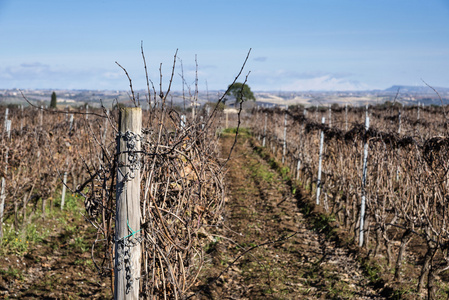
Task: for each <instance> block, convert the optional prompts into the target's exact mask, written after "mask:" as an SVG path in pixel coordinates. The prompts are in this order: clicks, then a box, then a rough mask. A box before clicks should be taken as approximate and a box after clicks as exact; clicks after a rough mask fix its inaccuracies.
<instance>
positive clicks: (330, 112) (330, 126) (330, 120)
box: [329, 104, 332, 128]
mask: <svg viewBox="0 0 449 300" xmlns="http://www.w3.org/2000/svg"><path fill="white" fill-rule="evenodd" d="M329 128H332V107H331V105H330V104H329Z"/></svg>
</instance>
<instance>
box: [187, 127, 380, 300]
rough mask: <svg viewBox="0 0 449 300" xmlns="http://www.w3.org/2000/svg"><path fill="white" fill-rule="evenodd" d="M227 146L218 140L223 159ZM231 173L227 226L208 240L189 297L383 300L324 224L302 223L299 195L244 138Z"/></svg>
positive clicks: (228, 143) (304, 220) (227, 142)
mask: <svg viewBox="0 0 449 300" xmlns="http://www.w3.org/2000/svg"><path fill="white" fill-rule="evenodd" d="M232 143H233V136H227V137H226V136H225V137H224V138H223V140H222V148H223V149H222V152H223V154H224V156H226V155H227V153H229V149H230V147H231V145H232ZM228 167H229V172H228V174H227V184H228V187H229V193H228V199H227V203H226V214H225V222H224V225H223V226H222V227H221V228H218V229H217V230H216V234H215V235H209V236H208V238H209V241H210V244H209V245H208V246H207V247H206V250H207V253H208V256H207V259H208V260H207V265H206V267H205V269H206V271H205V272H204V273H203V276H202V277H201V281H202V283H201V284H200V285H198V286H197V294H196V295H194V296H193V297H192V298H199V299H385V298H384V297H383V296H381V295H379V294H380V290H376V289H375V288H374V284H373V283H371V282H370V281H369V279H367V277H366V276H364V271H363V269H362V267H361V265H360V263H359V262H358V261H356V260H355V258H354V256H353V255H352V254H351V252H350V251H349V250H348V248H346V247H342V246H338V243H337V242H335V239H333V238H332V235H330V234H329V230H327V229H329V228H325V227H326V226H327V225H326V224H327V223H326V222H323V223H322V224H321V225H320V224H319V223H318V224H317V223H316V221H314V222H312V221H311V220H310V218H309V219H307V218H306V217H305V215H304V214H303V213H302V211H303V209H305V207H304V206H303V205H304V201H303V200H304V199H303V197H302V196H301V195H300V192H299V191H296V194H295V195H293V194H292V191H291V188H290V187H289V186H288V185H287V184H286V183H285V181H284V180H283V179H282V178H281V177H280V176H279V175H278V174H277V172H276V171H274V170H272V169H270V167H269V165H268V163H267V162H266V161H265V160H263V159H261V157H260V156H259V155H258V154H257V153H256V152H255V151H254V147H253V146H252V145H251V144H250V142H249V139H246V138H241V139H239V141H238V143H237V145H236V148H235V150H234V153H233V155H232V159H231V160H230V161H229V163H228ZM311 223H313V224H311ZM320 226H321V227H320ZM246 251H248V252H246ZM220 274H221V276H219V275H220ZM217 277H218V279H217Z"/></svg>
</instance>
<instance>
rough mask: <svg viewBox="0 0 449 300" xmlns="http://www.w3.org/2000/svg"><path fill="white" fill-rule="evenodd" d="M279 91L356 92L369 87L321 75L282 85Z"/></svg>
mask: <svg viewBox="0 0 449 300" xmlns="http://www.w3.org/2000/svg"><path fill="white" fill-rule="evenodd" d="M280 89H281V90H287V91H298V90H300V91H309V90H315V91H318V90H319V91H356V90H367V89H369V86H368V85H366V84H363V83H360V82H358V81H355V80H349V79H346V78H338V77H335V76H332V75H323V76H319V77H314V78H307V79H296V80H293V81H292V82H290V83H286V84H282V85H281V86H280Z"/></svg>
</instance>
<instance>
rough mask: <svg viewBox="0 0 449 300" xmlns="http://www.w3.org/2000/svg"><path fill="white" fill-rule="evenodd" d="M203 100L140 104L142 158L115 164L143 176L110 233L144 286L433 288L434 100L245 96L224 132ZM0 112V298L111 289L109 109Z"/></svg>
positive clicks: (438, 290)
mask: <svg viewBox="0 0 449 300" xmlns="http://www.w3.org/2000/svg"><path fill="white" fill-rule="evenodd" d="M86 112H87V114H86ZM214 113H215V114H216V115H215V116H214V118H208V117H209V116H208V115H207V114H206V111H205V110H204V111H199V112H198V114H197V115H196V116H193V115H192V116H190V115H189V116H188V118H185V116H184V117H182V116H181V114H180V113H178V112H176V111H175V110H171V109H168V108H167V109H166V110H165V109H162V110H154V111H152V112H147V111H144V112H143V118H142V124H143V130H142V133H141V134H140V133H139V134H138V135H141V137H140V138H137V139H136V140H138V141H141V144H142V150H141V151H140V150H139V151H140V152H138V151H135V153H141V154H142V157H141V158H140V163H139V164H136V162H135V161H132V162H131V159H134V157H133V156H132V155H130V156H131V158H128V159H129V161H130V163H129V165H126V166H125V165H120V164H119V166H125V167H128V168H129V172H128V173H127V174H126V176H125V177H126V178H128V179H127V180H131V179H133V178H136V177H139V178H140V179H141V180H142V181H141V190H142V193H141V195H140V209H141V211H142V213H141V215H142V219H141V222H140V223H141V225H142V227H141V229H135V228H132V227H134V225H133V226H130V225H129V224H130V222H129V223H127V226H128V229H129V235H127V236H125V237H124V238H122V239H120V240H125V241H127V242H124V243H123V247H124V249H125V252H126V251H128V250H126V249H127V247H129V249H131V248H132V247H133V246H132V245H131V246H130V244H128V243H131V244H140V245H141V247H142V248H141V249H142V250H141V252H142V254H143V255H142V261H141V264H142V273H141V274H140V275H139V276H137V275H134V276H135V277H134V279H136V280H134V281H133V282H137V283H138V284H139V288H138V292H139V293H140V296H141V297H142V298H148V299H152V298H164V297H167V298H177V297H179V298H190V299H220V298H224V299H298V298H302V299H322V298H326V299H328V298H330V299H390V298H397V299H417V298H422V299H425V298H429V299H440V298H441V299H445V298H446V297H447V294H448V292H449V284H448V275H449V273H447V269H448V264H447V261H448V259H449V257H448V252H447V250H448V247H447V244H448V240H449V236H448V232H447V213H446V212H447V209H448V204H447V197H446V195H447V192H446V191H447V187H448V186H449V180H448V178H447V173H448V172H447V170H448V165H447V162H446V159H445V157H446V156H447V152H448V150H449V143H448V142H447V141H448V140H447V139H446V136H447V128H448V126H447V119H446V115H445V114H446V112H445V110H444V108H441V107H424V108H423V107H402V106H398V105H395V104H394V103H393V104H386V105H382V106H371V107H369V108H368V110H366V108H365V107H363V108H354V107H349V108H345V107H339V106H334V107H332V108H331V109H329V108H327V107H326V108H323V107H321V108H319V107H316V108H309V109H307V110H305V109H304V108H303V107H292V108H290V109H289V110H287V111H286V110H280V109H254V110H253V111H252V112H246V113H245V114H241V115H240V117H241V119H240V121H241V122H242V126H243V127H241V128H240V129H239V135H238V137H237V138H236V134H235V133H236V128H235V127H234V126H236V125H237V121H238V120H237V118H238V117H237V116H228V117H225V116H224V115H223V114H222V113H221V112H214ZM0 115H3V116H5V118H4V120H10V121H11V125H8V126H6V122H2V124H1V125H2V127H1V129H2V139H1V153H0V154H1V157H0V162H1V166H2V169H1V176H2V178H3V179H4V182H5V183H4V192H2V204H3V203H4V206H3V207H4V214H3V222H2V227H1V233H2V240H1V243H2V244H1V254H2V255H1V258H0V272H1V275H2V276H1V279H0V293H1V295H2V297H3V296H4V297H8V298H10V299H14V298H17V299H27V298H28V299H33V298H50V299H58V298H73V299H77V298H92V299H110V298H111V297H113V292H112V287H113V286H114V279H113V277H112V276H113V273H114V260H115V258H116V252H115V250H114V249H115V248H114V245H116V244H120V240H117V238H116V237H115V228H116V226H117V225H116V223H115V222H116V215H115V211H116V206H115V202H114V201H115V193H116V188H115V180H116V179H115V173H114V172H115V171H114V170H115V168H116V167H117V165H116V164H117V163H116V160H115V157H116V156H115V155H114V151H116V150H115V149H116V146H115V140H116V139H121V138H124V139H125V140H126V139H127V143H128V144H131V142H133V139H134V137H133V136H132V135H130V134H128V135H126V136H125V134H124V133H123V132H120V131H119V130H120V129H119V126H118V125H117V123H118V120H119V116H118V115H119V110H118V109H116V110H113V111H110V112H107V113H106V111H105V110H98V109H96V110H92V109H90V110H87V108H83V107H82V108H80V109H78V110H73V109H72V110H69V111H67V112H65V111H59V112H57V111H51V110H45V109H39V108H33V107H29V108H26V109H23V110H22V109H20V108H18V107H11V108H10V109H9V110H8V114H6V110H5V108H3V110H0ZM367 116H368V117H370V120H371V123H370V127H369V128H366V127H365V125H364V124H365V118H366V117H367ZM192 117H193V118H192ZM200 117H201V118H200ZM323 117H324V118H325V120H327V121H326V122H325V123H324V124H321V122H320V121H321V119H322V118H323ZM329 118H330V121H329ZM225 119H226V124H228V122H229V124H228V125H229V128H228V129H224V128H223V127H226V126H225ZM2 120H3V119H2ZM7 128H11V130H7ZM320 136H323V144H324V147H323V150H322V167H319V166H318V161H319V153H320V149H319V148H320ZM365 145H366V147H365ZM132 147H135V146H134V144H133V145H132ZM365 148H366V149H367V151H368V158H367V164H365V165H367V167H366V169H365V165H364V156H363V155H364V149H365ZM132 149H136V148H132ZM132 151H134V150H132ZM132 151H128V152H126V153H131V154H132ZM122 153H125V152H122ZM119 154H120V152H119ZM117 156H118V155H117ZM136 166H137V167H136ZM319 170H321V173H322V174H320V175H319V177H318V173H319ZM137 172H140V173H137ZM364 174H365V175H364ZM64 175H65V176H64ZM65 177H67V188H68V189H67V191H66V193H65V200H64V201H65V202H64V203H63V202H62V199H61V193H62V189H63V184H62V182H63V178H65ZM318 178H319V179H318ZM117 180H118V179H117ZM317 191H320V192H321V194H319V193H318V196H317ZM362 196H363V197H364V199H365V200H366V207H365V208H364V210H365V211H364V212H365V213H364V214H361V206H362V202H361V201H362V200H361V199H362ZM362 221H363V223H362V224H363V226H362V229H361V228H360V223H361V222H362ZM125 224H126V223H125ZM116 249H120V248H116ZM119 255H122V254H119ZM125 255H128V254H125ZM125 263H126V258H125ZM127 268H128V267H127ZM132 270H133V268H131V271H132ZM131 271H129V270H128V269H127V272H131Z"/></svg>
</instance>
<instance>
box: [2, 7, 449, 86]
mask: <svg viewBox="0 0 449 300" xmlns="http://www.w3.org/2000/svg"><path fill="white" fill-rule="evenodd" d="M141 41H143V43H144V49H145V56H146V60H147V66H148V68H149V73H150V77H151V79H152V80H153V81H154V83H155V85H157V86H158V85H159V66H160V63H162V74H163V85H164V87H166V86H167V84H168V78H169V76H170V74H171V67H172V63H173V55H174V53H175V51H176V49H179V50H178V58H179V59H180V60H178V62H177V67H176V70H175V72H176V75H175V80H174V84H173V85H174V87H173V88H174V89H176V90H180V89H181V84H182V83H181V82H182V81H181V76H180V75H179V74H180V73H181V64H180V61H181V60H182V65H183V70H184V77H185V79H186V82H187V84H188V86H189V87H190V88H191V89H192V90H193V89H194V88H195V85H194V81H195V55H197V61H198V86H199V89H200V90H206V86H207V88H208V89H209V90H219V89H225V88H226V87H227V85H228V84H229V83H231V82H232V80H233V79H234V77H235V75H236V74H237V73H238V71H239V70H240V67H241V65H242V63H243V61H244V59H245V57H246V54H247V52H248V50H249V49H250V48H252V52H251V55H250V58H249V61H248V63H247V66H246V68H245V71H244V75H246V74H247V73H248V72H251V73H250V75H249V78H248V84H249V85H250V87H251V88H252V89H253V90H256V91H290V90H291V91H306V90H363V89H384V88H388V87H390V86H391V85H394V84H403V85H423V83H422V81H421V79H423V80H425V81H426V82H427V83H429V84H430V85H432V86H436V87H439V86H441V87H449V0H358V1H356V0H352V1H349V0H276V1H274V0H273V1H267V0H257V1H256V0H208V1H206V0H184V1H178V0H165V1H148V0H147V1H144V0H141V1H139V0H129V1H124V0H123V1H116V0H107V1H103V0H77V1H75V0H73V1H71V0H57V1H56V0H52V1H50V0H40V1H36V0H0V89H1V88H21V89H26V88H49V89H66V88H68V89H111V90H127V89H128V85H129V83H128V79H127V78H126V76H125V74H124V73H123V71H122V70H121V69H120V68H119V67H118V66H117V65H116V64H115V61H117V62H119V63H120V64H121V65H122V66H123V67H125V68H126V69H127V71H128V72H129V74H130V76H131V78H132V80H133V85H134V88H135V89H139V88H145V86H146V84H145V73H144V68H143V63H142V57H141V54H140V43H141ZM242 80H243V78H242Z"/></svg>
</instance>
